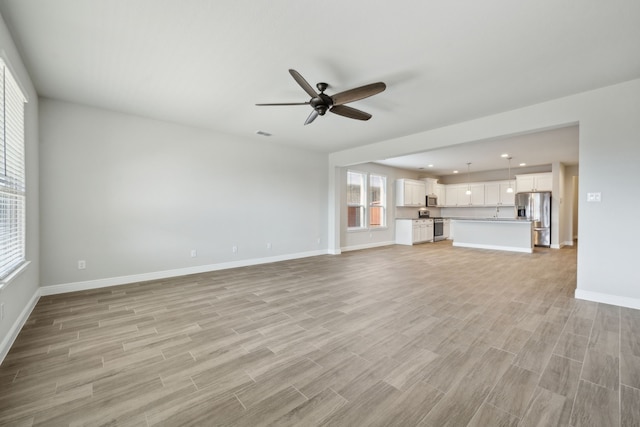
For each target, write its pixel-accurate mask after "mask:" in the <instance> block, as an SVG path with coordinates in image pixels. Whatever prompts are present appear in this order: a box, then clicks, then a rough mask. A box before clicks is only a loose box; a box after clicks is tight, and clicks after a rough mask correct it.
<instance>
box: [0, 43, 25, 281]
mask: <svg viewBox="0 0 640 427" xmlns="http://www.w3.org/2000/svg"><path fill="white" fill-rule="evenodd" d="M0 85H1V87H0V116H1V117H0V162H1V164H0V248H1V252H0V289H2V288H3V287H4V286H6V285H7V284H8V283H9V282H11V281H12V280H13V279H14V278H15V277H16V276H18V275H19V274H20V273H21V272H22V271H24V269H25V268H26V267H27V265H28V264H29V262H28V261H27V259H26V252H27V239H26V234H27V229H26V228H27V212H26V211H27V188H26V184H27V177H26V142H25V122H26V113H25V104H26V103H27V102H28V99H27V96H26V93H25V91H24V88H23V86H22V85H21V84H20V82H19V81H18V80H17V78H16V77H15V73H14V72H13V69H12V67H11V66H10V64H9V62H8V61H7V60H6V58H5V56H4V55H3V54H0Z"/></svg>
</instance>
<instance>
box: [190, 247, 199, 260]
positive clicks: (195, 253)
mask: <svg viewBox="0 0 640 427" xmlns="http://www.w3.org/2000/svg"><path fill="white" fill-rule="evenodd" d="M197 256H198V251H196V250H195V249H191V258H195V257H197Z"/></svg>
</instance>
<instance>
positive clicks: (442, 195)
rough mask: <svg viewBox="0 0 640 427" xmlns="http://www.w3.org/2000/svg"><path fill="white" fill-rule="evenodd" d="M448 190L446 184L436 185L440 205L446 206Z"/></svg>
mask: <svg viewBox="0 0 640 427" xmlns="http://www.w3.org/2000/svg"><path fill="white" fill-rule="evenodd" d="M446 190H447V186H446V185H444V184H436V185H435V191H436V196H438V206H444V204H445V201H446V197H447V195H446Z"/></svg>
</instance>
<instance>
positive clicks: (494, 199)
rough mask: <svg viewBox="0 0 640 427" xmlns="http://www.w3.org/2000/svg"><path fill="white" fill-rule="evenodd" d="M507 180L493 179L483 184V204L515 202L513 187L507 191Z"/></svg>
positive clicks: (496, 204)
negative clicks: (509, 191) (510, 190)
mask: <svg viewBox="0 0 640 427" xmlns="http://www.w3.org/2000/svg"><path fill="white" fill-rule="evenodd" d="M507 188H509V181H494V182H486V183H485V184H484V204H485V206H513V205H514V204H515V189H514V191H513V192H511V193H507Z"/></svg>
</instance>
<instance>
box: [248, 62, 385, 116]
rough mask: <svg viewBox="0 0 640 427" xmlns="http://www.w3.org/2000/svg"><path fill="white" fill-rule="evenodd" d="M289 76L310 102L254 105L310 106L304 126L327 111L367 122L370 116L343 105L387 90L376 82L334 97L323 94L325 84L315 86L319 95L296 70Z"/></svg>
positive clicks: (382, 84) (326, 86) (291, 71)
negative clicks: (309, 98)
mask: <svg viewBox="0 0 640 427" xmlns="http://www.w3.org/2000/svg"><path fill="white" fill-rule="evenodd" d="M289 74H291V77H293V79H294V80H295V81H296V82H297V83H298V84H299V85H300V87H301V88H302V89H304V91H305V92H307V93H308V94H309V96H311V100H309V101H308V102H285V103H275V104H256V105H258V106H272V105H311V107H313V111H311V114H309V117H307V120H306V121H305V122H304V124H305V125H308V124H309V123H311V122H313V121H314V120H315V119H316V117H318V116H324V114H325V113H326V112H327V111H330V112H332V113H334V114H338V115H340V116H344V117H348V118H350V119H356V120H369V119H370V118H371V114H369V113H365V112H364V111H360V110H357V109H355V108H352V107H347V106H346V105H344V104H346V103H348V102H353V101H358V100H360V99H363V98H368V97H369V96H373V95H375V94H377V93H380V92H382V91H383V90H385V89H386V88H387V86H386V85H385V84H384V83H382V82H378V83H371V84H368V85H365V86H360V87H357V88H355V89H349V90H345V91H344V92H340V93H336V94H335V95H332V96H329V95H327V94H325V93H324V91H325V90H326V89H327V88H328V87H329V85H328V84H327V83H318V84H316V87H317V88H318V90H319V91H320V93H318V92H316V91H315V90H314V89H313V87H312V86H311V85H310V84H309V83H307V81H306V80H305V79H304V77H302V75H301V74H300V73H298V72H297V71H296V70H293V69H290V70H289Z"/></svg>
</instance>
